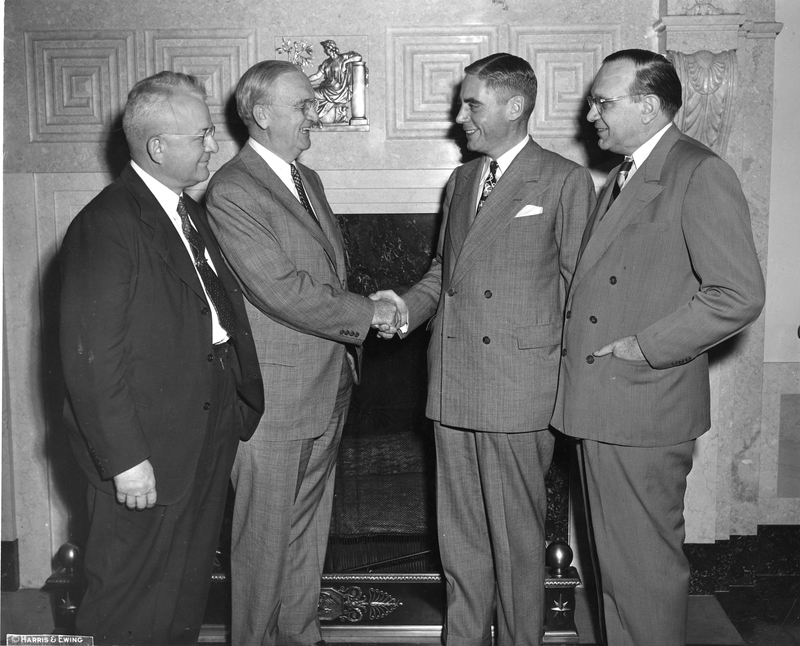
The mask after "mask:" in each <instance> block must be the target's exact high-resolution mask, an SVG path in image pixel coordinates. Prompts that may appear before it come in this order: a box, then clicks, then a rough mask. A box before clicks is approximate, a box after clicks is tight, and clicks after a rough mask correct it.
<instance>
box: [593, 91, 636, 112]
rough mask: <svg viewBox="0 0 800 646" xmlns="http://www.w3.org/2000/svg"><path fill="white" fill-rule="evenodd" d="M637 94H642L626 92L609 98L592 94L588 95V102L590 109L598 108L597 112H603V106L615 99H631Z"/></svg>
mask: <svg viewBox="0 0 800 646" xmlns="http://www.w3.org/2000/svg"><path fill="white" fill-rule="evenodd" d="M635 96H642V95H641V94H624V95H622V96H612V97H610V98H608V99H598V98H597V97H594V96H592V95H591V94H590V95H589V96H587V97H586V103H588V104H589V109H590V110H591V109H592V108H597V114H603V106H604V105H605V104H606V103H614V102H615V101H622V99H630V98H632V97H635Z"/></svg>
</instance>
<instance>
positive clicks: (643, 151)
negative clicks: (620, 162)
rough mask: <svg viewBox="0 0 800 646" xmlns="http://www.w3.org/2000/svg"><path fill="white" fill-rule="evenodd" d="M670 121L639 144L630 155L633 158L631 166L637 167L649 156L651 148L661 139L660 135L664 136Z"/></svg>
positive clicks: (670, 123)
mask: <svg viewBox="0 0 800 646" xmlns="http://www.w3.org/2000/svg"><path fill="white" fill-rule="evenodd" d="M671 125H672V122H671V121H670V122H669V123H668V124H667V125H666V126H664V127H663V128H661V130H659V131H658V132H657V133H656V134H654V135H653V136H652V137H650V139H648V140H647V141H645V142H644V143H643V144H642V145H641V146H639V147H638V148H637V149H636V150H635V151H634V152H633V155H631V157H632V158H633V168H634V169H639V168H641V167H642V164H644V162H645V160H646V159H647V158H648V157H649V156H650V153H651V152H653V148H655V147H656V144H657V143H658V142H659V141H660V140H661V137H663V136H664V133H665V132H667V130H669V128H670V126H671Z"/></svg>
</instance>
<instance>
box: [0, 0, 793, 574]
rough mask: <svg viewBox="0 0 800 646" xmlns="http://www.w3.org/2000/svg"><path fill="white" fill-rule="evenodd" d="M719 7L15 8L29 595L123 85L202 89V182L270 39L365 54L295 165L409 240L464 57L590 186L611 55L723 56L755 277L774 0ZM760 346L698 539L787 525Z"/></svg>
mask: <svg viewBox="0 0 800 646" xmlns="http://www.w3.org/2000/svg"><path fill="white" fill-rule="evenodd" d="M714 4H715V5H716V6H717V7H718V8H719V9H720V10H721V11H722V12H723V17H719V16H716V17H714V16H702V15H700V16H687V13H692V11H691V9H692V6H693V5H694V3H693V2H691V1H690V2H686V1H685V0H660V1H659V0H650V1H646V2H642V1H641V0H615V1H613V2H611V1H610V0H604V1H598V2H593V3H586V2H584V1H583V0H561V1H560V2H557V3H554V2H550V1H549V0H506V1H505V2H493V1H492V0H459V1H458V2H455V1H450V2H427V1H425V0H406V2H403V3H398V2H396V1H395V0H372V1H371V2H368V3H367V2H359V1H357V0H339V1H338V2H335V3H333V2H318V1H313V2H308V3H302V4H301V3H294V2H277V1H275V0H261V1H257V0H228V1H226V2H219V1H217V0H215V1H213V2H211V1H209V0H193V1H192V2H189V1H188V0H167V1H166V2H164V1H163V0H138V1H137V2H124V1H123V0H67V1H64V0H7V2H6V4H5V37H6V38H5V78H4V82H5V104H4V172H5V176H4V177H5V186H4V228H5V240H4V244H5V266H4V272H5V295H4V298H5V301H4V302H5V308H6V312H5V340H6V345H5V348H4V356H3V359H4V362H5V363H6V365H7V370H8V372H7V374H8V376H9V380H8V387H7V392H5V393H4V395H5V408H4V427H3V428H4V452H3V467H4V498H3V539H4V540H13V539H15V538H18V539H19V546H20V548H19V549H20V563H21V580H22V585H23V586H24V587H39V586H41V585H42V583H43V582H44V580H45V579H46V577H47V576H48V575H49V574H50V559H51V557H52V555H53V554H54V553H55V551H56V550H57V548H58V546H59V545H60V544H61V543H62V542H63V541H64V540H66V539H67V538H68V537H69V536H70V535H72V534H74V533H75V532H76V531H77V530H76V529H75V528H76V527H77V526H79V525H80V523H76V522H73V520H72V519H71V514H75V515H76V517H78V516H79V515H80V514H81V513H82V510H81V507H80V502H79V501H80V499H81V492H80V489H81V487H82V484H81V479H80V477H79V476H77V475H76V474H75V473H74V472H73V470H72V469H73V467H72V463H71V461H70V458H69V454H68V451H69V449H68V448H67V446H66V444H65V443H64V438H63V433H62V432H61V429H60V421H59V420H60V408H61V397H62V392H61V386H60V383H59V370H60V366H59V365H58V358H57V347H56V346H55V334H56V329H57V327H56V322H57V319H56V316H57V312H56V310H55V307H54V297H55V291H54V290H55V286H56V283H57V273H56V269H55V259H56V253H57V248H58V244H59V242H60V239H61V236H62V235H63V233H64V230H65V228H66V226H67V225H68V223H69V221H70V220H71V218H72V217H73V216H74V215H75V214H76V213H77V212H78V210H80V208H81V207H82V206H83V205H84V204H85V203H86V202H88V201H89V200H90V199H91V198H92V197H93V196H94V195H95V194H96V193H97V192H98V191H99V190H100V188H102V187H103V186H104V185H105V184H107V183H108V182H109V181H110V180H111V178H112V177H113V176H114V175H116V174H117V173H118V172H119V171H120V169H121V167H122V166H123V164H124V163H125V160H126V156H127V150H126V147H125V143H124V140H123V138H122V137H121V134H120V130H119V128H120V109H121V107H122V106H123V105H124V101H125V96H126V94H127V91H128V90H129V88H130V87H131V86H132V85H133V84H134V83H135V82H136V81H137V80H139V79H141V78H143V77H145V76H147V75H149V74H151V73H154V72H156V71H158V70H161V69H174V70H180V71H186V72H190V73H192V74H196V75H198V76H199V77H201V78H202V79H203V80H204V82H205V84H206V88H207V92H208V96H209V105H210V108H211V113H212V117H213V119H214V123H215V125H216V126H217V132H218V133H219V137H218V139H219V143H220V151H219V153H218V154H217V155H216V156H215V157H214V158H213V159H212V164H211V167H212V170H214V169H216V168H219V166H220V165H221V164H222V163H224V162H225V161H227V160H228V159H229V158H230V157H232V156H233V155H234V154H235V153H236V151H237V150H238V148H239V146H240V145H241V143H242V137H243V133H242V129H241V126H240V124H239V123H238V120H237V118H236V115H235V109H234V106H233V103H232V101H231V89H232V87H233V86H234V85H235V83H236V81H237V80H238V78H239V76H240V75H241V74H242V72H243V71H244V70H245V69H247V68H248V67H249V66H250V65H252V64H253V63H255V62H257V61H258V60H262V59H265V58H276V57H286V56H287V55H286V53H284V52H278V51H276V50H278V49H280V48H281V47H282V45H283V43H284V42H289V43H295V42H297V43H300V42H303V41H305V42H306V43H310V44H311V45H313V47H314V59H313V60H312V61H311V62H310V64H309V65H308V66H307V68H306V71H307V73H312V72H313V71H315V70H316V67H317V65H319V63H321V62H322V60H323V59H324V57H325V55H324V54H323V53H322V48H321V47H320V46H319V43H320V42H321V41H323V40H326V39H329V38H330V39H333V40H335V41H336V42H337V44H338V46H339V48H340V49H341V50H342V51H347V50H351V49H352V50H357V51H358V52H359V53H360V54H361V55H362V57H363V58H364V60H365V61H366V63H367V66H368V68H369V87H368V90H367V102H366V115H367V120H368V122H369V123H368V126H363V125H362V126H359V127H358V128H352V129H347V128H328V129H326V130H325V131H323V132H321V133H318V134H315V135H314V145H313V147H312V149H311V150H309V151H308V152H307V153H305V154H304V158H303V161H304V162H305V163H307V164H308V165H310V166H312V167H313V168H315V169H317V170H319V172H320V174H321V176H322V178H323V181H324V182H325V185H326V187H327V191H328V196H329V199H330V201H331V203H332V204H333V206H334V208H335V210H336V211H337V213H339V214H341V215H348V214H353V215H359V214H361V215H369V214H373V215H374V214H394V215H393V216H392V218H393V219H394V220H395V225H394V226H397V227H399V228H401V229H403V230H408V229H409V228H412V229H413V226H414V218H415V217H420V216H424V215H425V214H436V213H437V212H438V211H439V209H440V203H441V198H442V190H443V187H444V184H445V182H446V179H447V177H448V176H449V174H450V172H451V171H452V169H453V168H454V167H455V166H456V165H458V164H459V163H460V162H461V160H462V147H461V144H462V143H463V142H462V141H461V140H460V135H459V132H458V130H457V129H454V128H453V125H452V117H453V97H454V90H455V88H456V86H457V84H458V82H459V80H460V78H461V76H462V73H463V72H462V71H463V68H464V67H465V66H466V65H468V64H469V63H470V62H471V61H473V60H475V59H477V58H479V57H481V56H484V55H487V54H489V53H492V52H496V51H510V52H513V53H516V54H518V55H521V56H523V57H525V58H527V59H528V60H529V61H530V62H531V64H532V65H533V66H534V68H535V70H536V73H537V76H538V78H539V83H540V96H539V99H538V102H537V107H536V110H535V113H534V115H533V117H532V120H531V124H530V130H531V132H532V134H533V136H534V137H535V138H536V139H537V140H538V141H539V142H540V143H541V144H542V145H544V146H545V147H547V148H550V149H553V150H556V151H558V152H560V153H562V154H564V155H566V156H567V157H570V158H572V159H574V160H576V161H578V162H580V163H582V164H585V165H587V166H589V167H590V169H591V170H592V172H593V175H594V176H595V179H596V181H597V182H598V183H600V182H602V181H603V179H604V177H605V173H606V172H607V170H608V168H609V167H610V166H612V165H613V161H614V160H613V159H610V158H609V157H607V156H605V155H603V154H601V153H600V151H599V150H598V149H597V147H596V145H595V142H594V139H593V136H592V133H591V130H590V129H588V128H587V124H586V121H585V119H584V117H585V115H586V106H585V101H584V97H585V95H586V92H587V90H588V88H589V86H590V84H591V81H592V78H593V76H594V74H595V72H596V71H597V69H598V68H599V65H600V63H601V61H602V59H603V57H604V56H605V55H607V54H609V53H611V52H612V51H615V50H617V49H620V48H624V47H643V48H649V49H660V50H661V51H664V50H665V49H673V50H677V51H682V52H687V53H691V52H695V51H697V50H700V49H705V48H712V49H714V48H715V49H727V50H733V51H735V58H736V61H737V64H738V72H737V74H738V76H737V81H738V82H737V88H738V89H737V94H736V100H735V102H734V104H735V110H734V112H733V114H732V116H731V128H730V136H729V139H728V146H727V150H726V151H725V153H724V155H725V157H726V159H728V160H729V161H730V163H731V164H732V165H733V167H734V168H735V169H736V170H737V172H738V173H739V175H740V177H741V179H742V183H743V186H744V188H745V192H746V194H747V197H748V200H749V203H750V207H751V210H752V214H753V227H754V233H755V238H756V245H757V247H758V251H759V254H760V257H761V258H762V261H763V262H764V264H765V266H766V262H767V249H768V245H767V234H768V230H769V227H768V224H769V217H770V181H769V178H770V162H771V147H772V118H771V115H772V92H773V61H774V57H775V55H774V42H775V36H776V34H777V33H778V31H779V26H777V25H776V24H775V22H774V21H775V0H754V1H750V2H744V1H741V2H740V1H737V0H716V1H715V3H714ZM697 6H698V7H699V6H700V5H699V4H698V5H697ZM789 78H794V77H793V76H792V75H791V73H789ZM203 190H204V187H203V186H199V187H197V188H196V189H195V190H194V192H195V193H196V194H197V195H198V196H202V193H203ZM763 346H764V326H763V320H761V321H759V322H758V323H756V324H755V325H754V326H753V327H752V328H751V329H750V330H748V331H747V332H746V333H745V334H743V335H741V336H740V337H739V338H737V339H736V340H734V341H733V342H730V343H728V344H726V345H725V347H723V348H721V349H719V350H718V351H717V352H716V353H715V362H714V368H713V371H712V386H713V392H714V402H713V420H714V428H713V429H712V432H710V433H709V434H707V435H706V436H705V437H704V438H703V440H702V442H700V443H699V446H698V455H697V462H696V466H695V469H694V471H693V473H692V476H691V483H690V491H689V493H688V495H687V530H688V537H689V540H690V541H694V542H713V541H715V540H721V539H725V538H727V537H728V536H730V535H731V534H745V535H746V534H754V533H755V532H756V530H757V526H758V524H759V523H765V522H769V523H773V524H788V523H798V522H800V521H799V520H798V518H797V511H796V507H792V506H791V505H786V504H784V503H782V502H781V503H775V501H776V500H778V499H777V498H776V497H775V494H774V493H773V489H771V488H770V487H771V485H769V486H767V485H765V483H767V482H768V481H769V477H771V476H768V474H767V473H766V471H767V470H769V469H772V468H773V466H774V467H775V468H776V469H777V466H776V465H777V457H774V459H773V456H777V448H776V446H774V443H775V442H777V440H776V439H774V438H777V437H778V435H779V434H777V426H776V427H775V432H774V433H773V434H772V436H771V437H773V444H770V443H769V442H764V441H762V439H763V437H762V424H763V423H764V419H766V418H767V417H768V415H766V414H764V411H767V412H769V411H771V410H772V408H771V406H772V403H773V399H774V398H775V397H779V396H780V394H781V393H786V392H797V389H796V386H795V385H791V387H792V388H795V390H786V388H788V387H790V386H788V385H787V380H788V381H789V382H791V379H790V378H789V376H788V375H784V376H770V381H769V383H770V384H771V385H770V388H771V387H772V386H773V385H774V386H775V387H776V388H782V390H775V391H769V392H767V391H766V390H764V388H766V386H764V384H766V383H767V380H765V379H764V376H765V369H764V363H763ZM795 374H796V373H795ZM781 379H782V380H783V381H781ZM779 381H780V385H778V382H779ZM762 395H763V396H762ZM770 397H772V398H773V399H770ZM775 401H777V400H775ZM770 419H771V418H770ZM770 423H771V422H770ZM776 423H777V422H776ZM770 428H772V427H770ZM770 432H772V431H770ZM9 491H10V492H11V495H10V496H9V495H6V494H8V493H9ZM783 500H786V499H783ZM781 505H782V506H781ZM767 510H768V511H767Z"/></svg>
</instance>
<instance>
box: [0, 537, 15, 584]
mask: <svg viewBox="0 0 800 646" xmlns="http://www.w3.org/2000/svg"><path fill="white" fill-rule="evenodd" d="M0 574H2V585H0V590H2V591H3V592H15V591H16V590H19V541H18V540H17V539H16V538H15V539H14V540H13V541H0Z"/></svg>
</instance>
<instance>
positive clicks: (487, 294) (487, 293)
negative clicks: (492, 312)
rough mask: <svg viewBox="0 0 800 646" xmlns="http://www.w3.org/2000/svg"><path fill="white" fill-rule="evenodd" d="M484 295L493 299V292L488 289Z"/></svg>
mask: <svg viewBox="0 0 800 646" xmlns="http://www.w3.org/2000/svg"><path fill="white" fill-rule="evenodd" d="M483 295H484V296H485V297H486V298H491V297H492V292H491V291H490V290H488V289H487V290H486V291H485V292H483Z"/></svg>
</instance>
